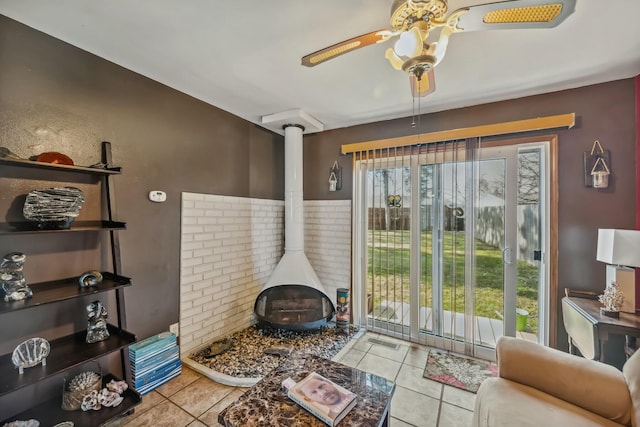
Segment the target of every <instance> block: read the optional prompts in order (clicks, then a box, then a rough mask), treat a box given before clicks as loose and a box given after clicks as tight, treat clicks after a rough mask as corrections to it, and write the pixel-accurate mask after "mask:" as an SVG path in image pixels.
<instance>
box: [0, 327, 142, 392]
mask: <svg viewBox="0 0 640 427" xmlns="http://www.w3.org/2000/svg"><path fill="white" fill-rule="evenodd" d="M109 333H110V337H109V339H107V340H105V341H100V342H97V343H93V344H87V343H86V342H85V339H86V336H87V331H81V332H77V333H75V334H73V335H67V336H65V337H61V338H57V339H55V340H53V341H50V342H49V344H50V345H51V351H50V353H49V357H47V365H46V366H42V365H41V364H40V365H37V366H34V367H32V368H25V369H24V374H22V375H20V374H19V373H18V368H16V367H15V366H14V365H13V362H12V361H11V355H12V353H7V354H4V355H2V356H0V378H2V381H0V396H3V395H5V394H7V393H11V392H13V391H15V390H17V389H19V388H22V387H26V386H29V385H32V384H35V383H37V382H38V381H41V380H44V379H46V378H48V377H51V376H53V375H56V374H59V373H61V372H64V371H66V370H67V369H71V368H74V367H76V366H79V365H82V364H83V363H86V362H89V361H91V360H95V359H97V358H99V357H101V356H104V355H106V354H109V353H111V352H114V351H116V350H120V349H121V348H123V347H126V346H128V345H129V344H131V343H134V342H135V341H136V337H135V335H133V334H132V333H130V332H127V331H125V330H122V329H119V328H117V327H116V326H113V325H111V324H110V325H109Z"/></svg>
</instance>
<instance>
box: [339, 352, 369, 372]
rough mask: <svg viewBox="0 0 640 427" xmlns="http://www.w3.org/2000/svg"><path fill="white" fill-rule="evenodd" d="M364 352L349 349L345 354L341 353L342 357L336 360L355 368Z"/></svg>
mask: <svg viewBox="0 0 640 427" xmlns="http://www.w3.org/2000/svg"><path fill="white" fill-rule="evenodd" d="M365 354H367V353H365V352H364V351H360V350H356V349H351V350H350V351H349V352H348V353H347V354H345V355H343V356H342V358H341V359H340V360H338V362H339V363H342V364H343V365H347V366H351V367H352V368H355V367H356V366H358V363H360V361H361V360H362V358H363V357H364V355H365Z"/></svg>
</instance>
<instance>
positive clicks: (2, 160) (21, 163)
mask: <svg viewBox="0 0 640 427" xmlns="http://www.w3.org/2000/svg"><path fill="white" fill-rule="evenodd" d="M0 165H6V166H18V167H26V168H33V169H46V170H57V171H62V172H76V173H83V174H90V175H117V174H120V173H122V168H121V167H110V168H106V169H101V168H90V167H86V166H67V165H59V164H54V163H44V162H36V161H33V160H18V159H9V158H6V157H0Z"/></svg>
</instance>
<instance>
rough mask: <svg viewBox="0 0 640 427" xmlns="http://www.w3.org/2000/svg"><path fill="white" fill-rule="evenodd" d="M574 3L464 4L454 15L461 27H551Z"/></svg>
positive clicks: (543, 0)
mask: <svg viewBox="0 0 640 427" xmlns="http://www.w3.org/2000/svg"><path fill="white" fill-rule="evenodd" d="M575 6H576V0H510V1H501V2H497V3H489V4H481V5H478V6H471V7H469V8H467V9H468V12H466V13H463V14H461V15H460V16H459V17H458V18H457V28H458V29H461V30H463V31H483V30H499V29H519V28H552V27H555V26H556V25H558V24H560V23H561V22H562V21H564V20H565V19H566V18H567V17H568V16H569V15H571V14H572V13H573V12H574V11H575ZM461 10H464V9H461ZM455 13H456V12H454V14H455Z"/></svg>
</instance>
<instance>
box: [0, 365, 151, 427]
mask: <svg viewBox="0 0 640 427" xmlns="http://www.w3.org/2000/svg"><path fill="white" fill-rule="evenodd" d="M111 379H115V380H118V378H117V377H115V376H114V375H112V374H107V375H105V376H104V378H103V384H106V383H108V382H109V381H110V380H111ZM122 397H124V400H123V401H122V403H121V404H120V405H118V406H116V407H115V408H105V407H103V408H101V409H99V410H98V411H87V412H84V411H81V410H79V411H63V410H62V409H61V408H60V406H61V405H62V395H58V396H57V397H55V398H53V399H49V400H47V401H46V402H44V403H42V404H40V405H37V406H34V407H33V408H30V409H28V410H26V411H24V412H22V413H20V414H17V415H15V416H13V417H11V418H9V419H7V420H5V421H3V422H2V425H4V423H8V422H10V421H13V420H28V419H36V420H39V421H40V422H41V423H42V424H41V425H43V426H49V425H54V424H57V423H60V422H62V421H73V425H74V427H96V426H100V425H103V424H105V423H107V422H109V421H112V420H114V419H115V418H116V417H118V416H120V415H122V414H126V413H128V412H129V411H131V410H133V409H134V408H135V407H136V406H137V405H138V404H139V403H140V402H141V401H142V398H141V397H140V394H139V393H138V392H136V391H135V390H132V389H131V388H128V389H127V390H125V392H124V393H122Z"/></svg>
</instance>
